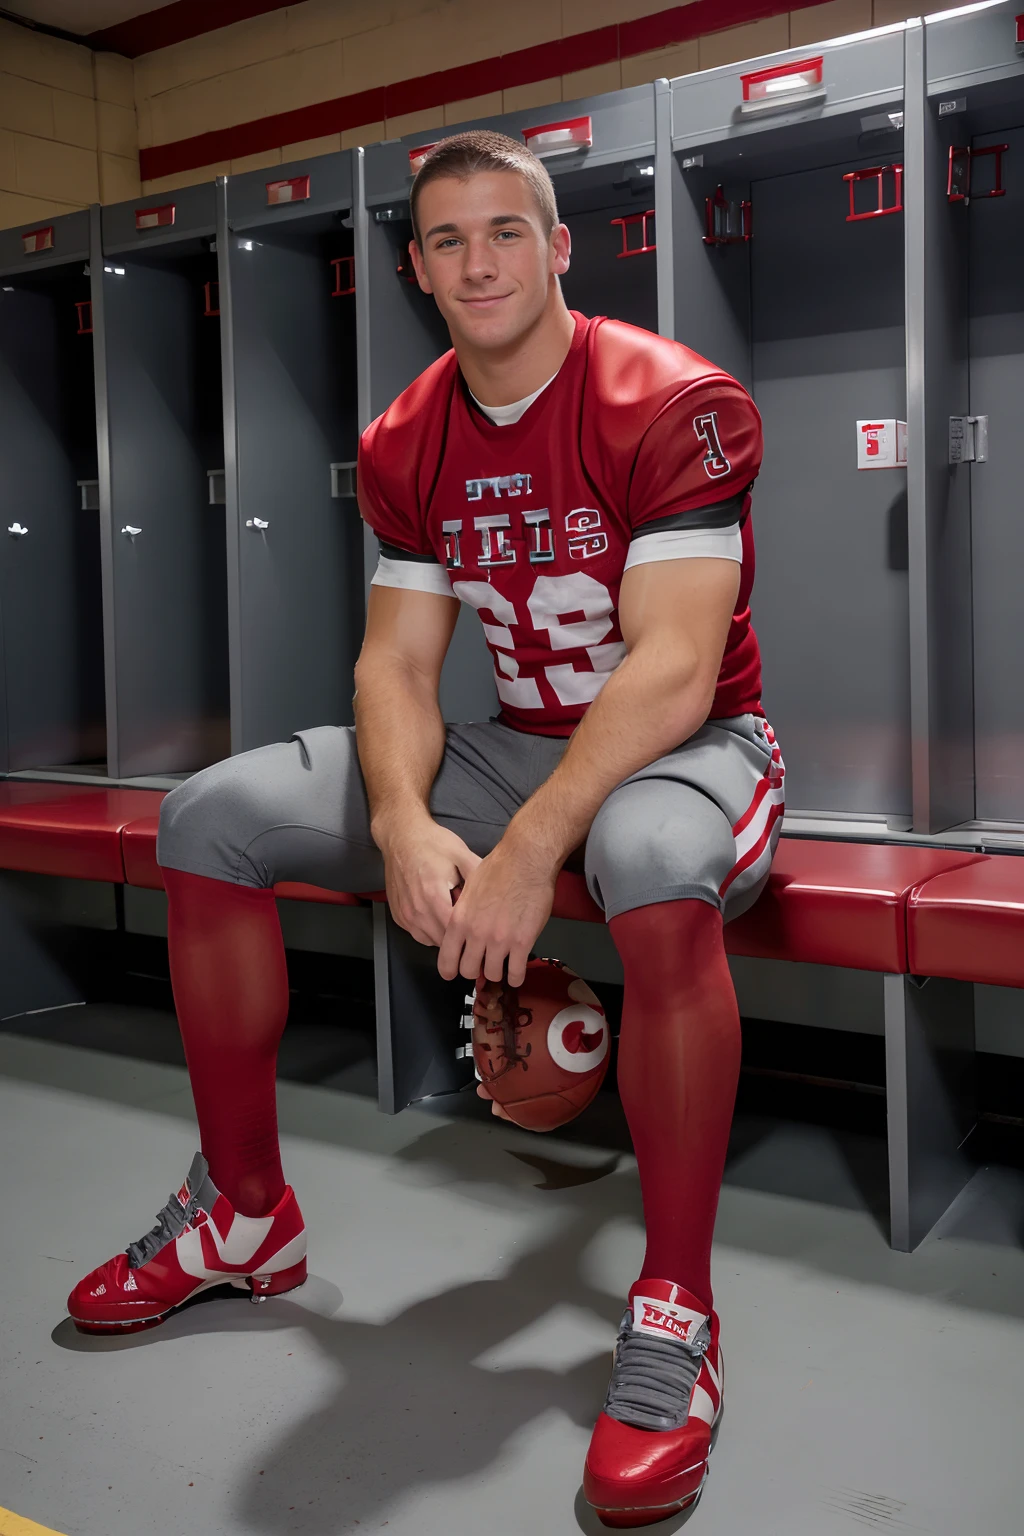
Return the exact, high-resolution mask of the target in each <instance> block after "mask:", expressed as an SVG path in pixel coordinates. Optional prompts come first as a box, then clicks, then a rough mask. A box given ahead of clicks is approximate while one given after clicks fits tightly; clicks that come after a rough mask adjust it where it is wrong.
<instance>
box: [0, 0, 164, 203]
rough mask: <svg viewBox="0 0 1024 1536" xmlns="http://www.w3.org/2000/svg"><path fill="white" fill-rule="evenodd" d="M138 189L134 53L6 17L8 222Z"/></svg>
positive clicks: (3, 125) (0, 170)
mask: <svg viewBox="0 0 1024 1536" xmlns="http://www.w3.org/2000/svg"><path fill="white" fill-rule="evenodd" d="M139 190H140V184H139V141H138V130H137V127H136V117H135V83H134V69H133V66H132V62H131V60H130V59H122V58H121V57H120V56H119V55H118V54H115V53H94V52H93V50H92V49H91V48H83V47H80V46H79V45H78V44H76V43H66V42H63V41H61V39H59V38H54V37H48V36H46V35H44V34H42V33H36V32H31V31H29V30H28V29H27V28H25V27H19V26H17V25H16V24H14V23H13V22H8V21H2V20H0V228H3V229H9V228H10V227H11V226H12V225H14V224H27V223H29V221H30V220H33V219H46V218H50V217H52V216H53V215H54V214H56V213H68V212H70V211H71V210H72V209H74V208H83V207H86V206H87V205H88V204H89V203H95V202H104V203H115V202H119V201H120V200H122V199H123V198H128V197H134V196H137V194H138V192H139Z"/></svg>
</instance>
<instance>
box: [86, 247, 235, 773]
mask: <svg viewBox="0 0 1024 1536" xmlns="http://www.w3.org/2000/svg"><path fill="white" fill-rule="evenodd" d="M202 259H203V258H201V257H195V256H193V255H191V254H190V255H188V256H187V257H183V258H182V259H180V260H175V258H174V257H173V256H170V255H167V256H163V257H161V258H160V260H159V263H156V262H152V264H151V259H147V260H145V261H144V260H141V259H139V258H138V257H136V256H134V255H129V256H126V257H123V258H119V264H120V262H121V261H123V263H124V265H123V268H122V271H123V275H118V274H116V273H115V272H113V271H111V272H105V273H104V274H103V277H102V279H101V280H102V282H103V285H104V289H103V294H104V297H103V327H104V339H105V352H106V360H105V369H104V376H105V382H106V390H105V400H106V418H107V423H108V434H109V443H110V509H111V519H112V522H111V528H110V546H111V568H112V581H111V609H110V612H109V613H108V658H107V665H108V679H109V681H110V685H111V686H112V691H113V703H114V708H113V709H112V710H111V718H112V720H114V721H115V722H116V732H112V733H111V734H112V737H115V739H116V772H117V773H118V774H119V775H120V776H122V777H131V776H135V775H139V774H144V773H161V772H162V773H169V772H183V771H187V770H190V769H196V768H202V767H204V766H205V765H206V764H208V763H211V762H214V761H216V760H217V759H218V758H220V757H223V756H225V755H226V753H227V751H228V736H227V642H226V606H227V605H226V594H225V554H224V521H223V513H222V512H221V511H220V509H218V508H216V507H211V506H210V505H209V492H208V484H207V471H208V470H210V469H220V468H222V466H223V449H222V446H221V439H220V433H221V399H220V387H219V385H220V364H219V327H218V323H217V320H216V319H215V318H208V317H205V316H204V314H203V309H204V292H203V282H202V281H201V277H202V271H201V270H200V269H198V268H197V267H196V266H195V262H196V261H197V260H198V261H201V260H202ZM206 261H207V263H208V265H209V270H210V272H211V273H212V272H214V271H215V270H216V268H215V266H214V264H213V263H214V258H212V257H208V258H206ZM107 265H108V266H112V263H107ZM204 327H205V329H204ZM211 422H212V423H213V426H214V428H215V430H211ZM211 439H212V440H211ZM211 458H212V459H213V460H214V462H212V463H211V462H210V460H211ZM132 530H137V531H135V532H133V531H132ZM111 755H112V758H113V757H114V755H115V754H114V750H113V741H112V754H111Z"/></svg>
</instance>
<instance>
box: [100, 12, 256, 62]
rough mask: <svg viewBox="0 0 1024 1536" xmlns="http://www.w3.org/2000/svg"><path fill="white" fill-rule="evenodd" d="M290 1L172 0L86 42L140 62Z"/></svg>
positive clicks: (108, 29)
mask: <svg viewBox="0 0 1024 1536" xmlns="http://www.w3.org/2000/svg"><path fill="white" fill-rule="evenodd" d="M286 3H287V0H173V3H172V4H171V5H161V6H159V7H158V8H157V10H155V11H147V12H146V13H145V15H143V16H133V17H132V18H131V20H130V21H120V22H118V23H117V25H116V26H113V27H104V28H103V30H102V31H100V32H90V33H89V34H88V36H87V37H86V38H85V39H84V41H85V42H87V43H88V44H89V47H90V48H105V49H108V50H110V51H111V52H112V53H123V54H125V55H126V57H128V58H129V59H137V58H138V57H139V54H140V53H152V52H153V51H154V49H156V48H169V47H170V46H171V44H172V43H183V42H185V41H187V39H188V38H190V37H200V36H201V35H202V33H204V32H216V30H217V29H218V27H230V26H231V25H232V24H233V23H234V22H236V21H251V19H252V18H253V17H254V16H265V15H266V13H267V12H268V11H283V10H284V8H285V5H286Z"/></svg>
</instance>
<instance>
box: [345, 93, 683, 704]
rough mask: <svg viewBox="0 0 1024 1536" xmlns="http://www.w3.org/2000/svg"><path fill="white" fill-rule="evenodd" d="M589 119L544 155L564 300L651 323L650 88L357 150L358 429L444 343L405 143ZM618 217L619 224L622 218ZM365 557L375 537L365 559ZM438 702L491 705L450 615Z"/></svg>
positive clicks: (489, 686)
mask: <svg viewBox="0 0 1024 1536" xmlns="http://www.w3.org/2000/svg"><path fill="white" fill-rule="evenodd" d="M578 119H587V120H589V137H590V139H591V143H590V145H589V147H586V148H583V147H578V148H576V149H572V148H570V149H569V150H568V151H567V152H566V153H558V154H550V155H548V154H545V164H546V165H547V167H548V170H549V171H550V172H551V175H552V178H553V180H554V183H555V191H556V194H557V197H558V207H559V214H560V216H561V217H562V219H563V220H564V221H565V223H566V224H567V225H568V227H569V231H570V233H571V235H572V237H573V251H572V264H571V267H570V270H569V272H568V273H567V274H566V275H565V277H564V278H563V279H562V289H563V292H564V294H565V299H566V302H567V304H568V305H569V307H570V308H574V309H579V310H581V311H582V312H583V313H584V314H606V315H611V316H612V317H613V318H615V319H618V320H625V321H628V322H629V323H630V324H633V325H639V326H643V327H645V328H646V329H648V330H652V331H656V330H657V329H658V295H657V269H656V264H655V253H654V246H655V241H656V233H655V220H654V217H653V212H654V184H655V174H654V170H655V166H654V145H655V132H654V90H653V87H652V86H636V87H633V88H631V89H629V90H625V91H616V92H614V93H613V94H611V95H607V96H596V97H591V98H589V99H584V100H581V101H576V102H562V103H560V104H559V105H558V106H554V107H543V108H534V109H532V110H530V111H523V112H511V113H508V114H507V115H506V116H504V117H493V118H481V119H479V120H477V121H474V122H470V123H460V124H458V125H457V126H454V127H452V128H451V129H445V130H442V131H437V130H435V131H434V133H433V134H426V133H418V134H412V135H410V136H409V137H408V138H406V139H401V140H393V141H391V142H390V143H385V144H376V145H372V146H371V147H370V148H368V149H367V150H365V151H364V160H363V175H364V182H365V191H364V201H365V226H364V229H363V231H362V238H363V240H364V242H365V249H366V270H367V274H368V281H367V284H366V288H365V291H362V292H361V293H360V295H359V305H360V327H361V343H360V345H361V349H362V367H363V369H364V386H365V387H364V402H363V412H362V414H363V420H362V425H363V426H366V425H367V424H368V423H369V422H370V421H372V420H373V419H374V418H375V417H376V416H378V415H380V413H381V412H382V411H384V410H385V409H386V408H387V407H388V406H389V405H390V404H391V401H392V400H393V399H394V398H395V397H396V395H398V394H400V393H401V391H402V390H403V389H404V388H405V387H406V386H407V385H408V384H410V383H411V382H412V380H413V379H414V378H415V377H416V376H417V374H419V373H421V372H422V370H423V369H424V368H426V367H427V366H428V364H430V363H432V362H433V361H434V360H435V359H436V358H437V357H438V356H440V354H441V353H442V352H445V351H447V349H448V347H449V346H450V341H449V338H448V331H447V327H446V326H445V324H444V322H443V321H442V319H441V316H440V314H439V312H438V310H437V308H436V306H435V304H434V301H433V299H432V298H431V297H429V296H428V295H426V294H424V293H421V292H420V290H419V288H418V287H417V286H416V285H415V283H411V282H409V281H408V280H407V279H408V276H409V274H410V270H411V264H410V263H409V260H408V245H409V241H410V240H411V238H412V225H411V224H410V222H409V201H408V199H409V188H410V185H411V181H412V173H411V165H410V151H414V150H415V149H416V148H418V147H419V148H422V146H423V145H424V144H430V143H436V142H437V141H438V140H439V139H441V138H442V137H450V136H451V135H452V134H456V133H460V132H464V131H466V130H468V129H470V128H493V129H497V130H498V131H499V132H501V133H506V134H509V135H511V136H512V137H514V138H518V137H519V136H520V135H521V134H522V133H523V132H524V130H529V129H537V128H538V127H540V126H542V125H545V124H549V123H552V124H554V123H557V124H559V125H561V124H565V123H571V122H573V121H574V120H578ZM623 220H625V221H628V222H626V223H623V222H622V221H623ZM375 564H376V541H375V540H371V541H369V543H368V547H367V566H368V571H369V572H370V573H371V574H372V569H373V566H374V565H375ZM441 707H442V711H443V713H444V716H445V718H446V719H447V720H479V719H486V718H487V717H488V716H491V715H494V714H496V713H497V709H498V701H497V696H496V693H495V689H494V681H493V670H492V663H491V659H490V656H489V654H488V652H487V650H486V648H485V646H484V642H483V637H482V635H481V632H480V624H479V621H478V619H477V617H476V615H475V614H473V613H470V612H468V611H466V612H463V613H462V614H460V616H459V624H458V628H457V629H456V633H455V639H454V640H453V642H452V646H451V650H450V651H449V654H448V659H447V661H446V663H445V670H444V675H443V677H442V683H441Z"/></svg>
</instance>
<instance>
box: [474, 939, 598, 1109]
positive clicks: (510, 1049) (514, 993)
mask: <svg viewBox="0 0 1024 1536" xmlns="http://www.w3.org/2000/svg"><path fill="white" fill-rule="evenodd" d="M467 1001H469V999H467ZM472 1003H473V1011H472V1015H471V1016H470V1015H467V1019H466V1023H467V1025H468V1026H469V1027H471V1028H472V1031H473V1045H472V1050H473V1060H474V1063H475V1065H476V1071H477V1076H478V1077H479V1079H480V1081H481V1082H482V1083H483V1084H484V1086H485V1087H486V1089H487V1091H488V1093H489V1094H490V1095H491V1097H492V1098H493V1099H494V1100H495V1101H496V1102H497V1103H498V1104H500V1105H501V1107H502V1109H504V1111H505V1113H506V1114H507V1115H508V1116H509V1117H510V1118H511V1119H512V1120H514V1121H515V1123H516V1124H517V1125H521V1126H523V1127H524V1128H525V1129H526V1130H530V1131H553V1130H555V1129H556V1128H557V1127H558V1126H560V1125H565V1124H566V1123H567V1122H568V1121H569V1120H573V1119H575V1117H576V1116H577V1115H578V1114H579V1113H580V1112H581V1110H584V1109H586V1107H587V1105H588V1104H589V1103H590V1102H591V1101H592V1099H593V1098H594V1096H595V1094H596V1093H597V1091H598V1089H599V1088H600V1086H601V1083H602V1082H603V1080H604V1075H605V1073H606V1072H607V1070H608V1060H609V1055H610V1046H611V1034H610V1031H609V1028H608V1020H607V1019H606V1018H605V1014H604V1009H603V1008H602V1007H601V1003H600V1001H599V999H598V998H597V996H596V995H595V993H594V992H592V991H591V989H590V987H588V986H587V983H586V982H585V981H584V980H583V979H582V978H581V977H579V976H577V975H576V972H575V971H571V970H570V969H569V967H568V966H567V965H563V964H562V962H561V961H560V960H531V961H530V963H529V965H528V966H527V968H526V980H525V981H524V983H523V985H522V986H521V987H519V988H512V987H509V986H508V985H507V983H505V982H490V981H488V982H478V983H477V987H476V990H475V991H474V994H473V998H472Z"/></svg>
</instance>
